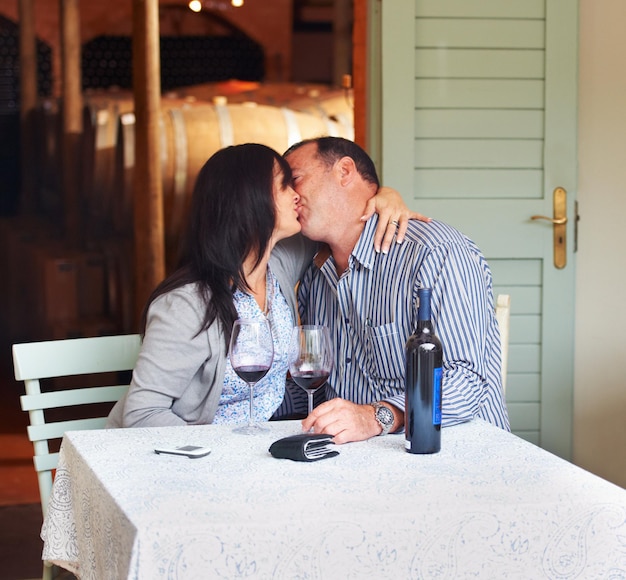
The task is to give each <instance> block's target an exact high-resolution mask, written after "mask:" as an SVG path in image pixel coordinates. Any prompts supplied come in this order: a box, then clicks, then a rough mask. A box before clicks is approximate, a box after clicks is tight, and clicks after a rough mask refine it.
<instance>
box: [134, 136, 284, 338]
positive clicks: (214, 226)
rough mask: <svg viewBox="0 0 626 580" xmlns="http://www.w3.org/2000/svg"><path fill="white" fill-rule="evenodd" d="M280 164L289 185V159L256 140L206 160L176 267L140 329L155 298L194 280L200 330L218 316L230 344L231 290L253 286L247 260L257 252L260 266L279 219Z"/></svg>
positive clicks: (234, 316) (156, 292)
mask: <svg viewBox="0 0 626 580" xmlns="http://www.w3.org/2000/svg"><path fill="white" fill-rule="evenodd" d="M276 165H277V166H278V168H279V170H280V171H281V173H282V183H283V186H284V187H286V186H287V185H289V184H291V181H292V177H291V169H290V167H289V164H288V163H287V162H286V161H285V159H284V158H283V157H281V155H280V154H279V153H277V152H276V151H274V150H273V149H271V148H270V147H267V146H265V145H260V144H257V143H246V144H244V145H235V146H232V147H226V148H225V149H221V150H219V151H218V152H217V153H215V154H214V155H212V156H211V157H210V158H209V160H208V161H207V162H206V163H205V164H204V166H203V167H202V169H201V170H200V173H199V174H198V177H197V179H196V183H195V187H194V190H193V196H192V199H191V207H190V208H189V214H188V218H187V227H186V229H185V230H184V232H183V235H182V241H181V248H180V254H179V256H180V257H179V260H178V265H177V268H176V270H175V271H174V272H173V273H172V274H171V275H170V276H168V277H167V278H166V279H165V280H163V282H161V283H160V284H159V285H158V286H157V287H156V288H155V290H154V291H153V292H152V294H151V295H150V297H149V299H148V302H147V304H146V307H145V309H144V311H143V316H142V321H141V332H142V333H143V332H145V328H146V318H147V312H148V308H149V306H150V304H151V303H152V302H153V301H154V300H155V299H156V298H158V297H159V296H161V295H163V294H165V293H167V292H170V291H172V290H174V289H176V288H180V287H181V286H184V285H185V284H189V283H193V282H196V283H198V285H199V288H200V292H201V294H202V296H203V298H204V301H205V304H206V311H205V316H204V320H203V321H202V323H201V325H200V327H199V328H198V333H200V332H202V331H203V330H205V329H207V328H208V327H209V326H210V325H211V324H212V323H213V322H214V321H215V320H216V319H217V320H218V321H219V322H220V323H221V324H222V327H223V331H224V335H225V337H226V344H227V346H228V343H229V341H230V333H231V330H232V325H233V322H234V321H235V320H236V319H237V310H236V309H235V305H234V303H233V293H234V292H235V290H236V289H239V290H242V291H247V290H249V288H248V286H247V284H246V280H245V276H244V271H243V264H244V260H245V259H246V258H247V257H248V256H249V255H254V256H256V258H257V262H256V264H257V265H258V263H259V261H260V260H261V259H262V257H263V255H264V253H265V251H266V250H267V246H268V243H269V241H270V238H271V235H272V232H273V230H274V226H275V223H276V207H275V204H274V196H273V184H274V175H275V166H276Z"/></svg>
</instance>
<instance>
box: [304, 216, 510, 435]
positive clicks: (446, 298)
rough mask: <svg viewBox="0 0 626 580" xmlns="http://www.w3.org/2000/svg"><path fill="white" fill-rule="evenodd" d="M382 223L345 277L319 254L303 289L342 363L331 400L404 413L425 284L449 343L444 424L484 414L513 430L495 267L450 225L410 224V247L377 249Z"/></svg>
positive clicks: (364, 237) (369, 229)
mask: <svg viewBox="0 0 626 580" xmlns="http://www.w3.org/2000/svg"><path fill="white" fill-rule="evenodd" d="M377 221H378V216H376V215H375V216H374V217H372V218H371V219H370V220H369V221H368V222H367V224H366V225H365V228H364V230H363V232H362V234H361V237H360V238H359V240H358V242H357V244H356V246H355V248H354V250H353V251H352V254H351V256H350V258H349V265H348V269H347V270H346V271H345V272H343V274H341V276H338V274H337V271H336V268H335V262H334V260H333V258H332V256H330V257H328V258H327V259H326V260H323V257H322V256H321V255H320V254H321V253H320V254H318V256H317V257H316V260H315V262H314V264H313V265H311V267H310V268H309V269H308V270H307V272H306V274H305V275H304V278H303V279H302V282H301V284H300V288H299V291H298V303H299V308H300V316H301V318H302V324H324V325H326V326H328V327H329V328H330V332H331V336H332V339H333V342H334V348H335V360H336V361H337V364H336V366H335V368H334V369H333V371H332V374H331V376H330V378H329V381H328V384H327V387H326V396H327V398H333V397H337V396H338V397H342V398H344V399H347V400H350V401H353V402H355V403H360V404H366V403H370V402H374V401H383V400H385V401H388V402H390V403H392V404H393V405H395V406H396V407H398V408H399V409H401V410H403V409H404V405H405V401H404V390H405V389H404V376H405V345H406V341H407V339H408V338H409V336H410V335H411V334H412V333H413V332H414V330H415V329H416V328H417V312H418V300H417V291H418V289H419V288H422V287H424V288H431V289H432V297H431V316H432V322H433V325H434V328H435V333H436V335H437V336H438V337H439V339H440V340H441V343H442V346H443V367H444V374H443V382H442V389H443V408H442V425H444V426H446V425H454V424H456V423H460V422H463V421H467V420H470V419H472V418H474V417H480V418H482V419H485V420H487V421H489V422H491V423H493V424H494V425H497V426H499V427H502V428H504V429H507V430H508V429H510V427H509V420H508V415H507V410H506V405H505V402H504V397H503V393H502V381H501V375H500V372H501V371H500V369H501V351H500V332H499V329H498V324H497V321H496V318H495V311H494V303H493V288H492V278H491V272H490V270H489V266H488V264H487V262H486V260H485V258H484V257H483V255H482V254H481V252H480V250H479V249H478V248H477V247H476V245H475V244H474V243H473V242H472V241H471V240H469V239H468V238H467V237H466V236H464V235H463V234H461V233H460V232H459V231H457V230H455V229H454V228H452V227H450V226H448V225H446V224H443V223H441V222H437V221H432V222H430V223H423V222H420V221H415V220H411V221H409V228H408V230H407V233H406V235H405V239H404V241H403V243H402V244H392V247H391V249H390V250H389V253H388V254H382V253H376V252H375V250H374V242H373V238H374V230H375V228H376V223H377Z"/></svg>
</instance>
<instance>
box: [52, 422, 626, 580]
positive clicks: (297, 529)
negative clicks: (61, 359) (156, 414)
mask: <svg viewBox="0 0 626 580" xmlns="http://www.w3.org/2000/svg"><path fill="white" fill-rule="evenodd" d="M268 425H269V427H270V429H271V432H270V433H269V434H267V435H262V436H245V435H239V434H234V433H232V427H230V426H217V425H209V426H204V427H171V428H159V429H117V430H110V431H75V432H70V433H67V434H66V435H65V438H64V441H63V446H62V449H61V458H60V464H59V468H58V471H57V474H56V478H55V481H54V487H53V492H52V497H51V502H50V507H49V510H48V514H47V518H46V520H45V523H44V527H43V529H42V538H43V539H44V542H45V546H44V552H43V557H44V559H47V560H52V561H55V562H56V563H58V564H60V565H62V566H64V567H66V568H68V569H70V570H72V571H73V572H74V573H75V574H77V575H79V576H80V577H81V578H94V579H97V580H104V579H107V578H111V579H115V580H119V579H121V578H141V579H147V580H153V579H158V578H172V579H174V578H176V579H185V580H189V579H204V578H229V579H230V578H285V579H293V578H316V579H325V578H331V579H335V578H341V579H344V578H345V579H349V578H368V579H369V578H398V579H400V578H402V579H404V578H424V579H427V578H437V579H442V578H455V579H456V578H476V577H480V578H503V577H507V578H558V579H566V578H594V579H595V578H626V491H625V490H623V489H621V488H619V487H617V486H614V485H612V484H610V483H608V482H606V481H604V480H602V479H600V478H598V477H596V476H594V475H592V474H590V473H588V472H586V471H583V470H582V469H580V468H577V467H575V466H574V465H572V464H570V463H568V462H566V461H563V460H561V459H559V458H557V457H555V456H554V455H551V454H550V453H547V452H545V451H543V450H541V449H539V448H538V447H535V446H533V445H531V444H529V443H527V442H525V441H524V440H522V439H520V438H518V437H516V436H514V435H511V434H510V433H506V432H505V431H502V430H500V429H497V428H495V427H492V426H491V425H489V424H487V423H485V422H482V421H472V422H471V423H466V424H463V425H459V426H456V427H449V428H446V429H444V430H443V432H442V450H441V452H440V453H439V454H436V455H423V456H419V455H410V454H408V453H406V452H405V450H404V437H403V436H402V435H389V436H386V437H378V438H374V439H372V440H370V441H367V442H361V443H351V444H348V445H343V446H338V447H337V449H338V450H339V452H340V455H339V456H337V457H334V458H331V459H326V460H322V461H318V462H313V463H297V462H293V461H289V460H284V459H282V460H279V459H274V458H273V457H272V456H271V455H269V453H268V451H267V450H268V447H269V445H270V444H271V443H272V442H273V441H274V440H276V439H278V438H280V437H283V436H286V435H291V434H295V433H298V432H299V430H300V424H299V422H283V423H269V424H268ZM188 444H191V445H205V446H209V447H211V448H212V450H213V451H212V453H211V454H210V455H209V456H207V457H204V458H201V459H188V458H186V457H175V456H168V455H156V454H155V453H154V452H153V449H154V447H155V446H157V445H169V446H173V445H188Z"/></svg>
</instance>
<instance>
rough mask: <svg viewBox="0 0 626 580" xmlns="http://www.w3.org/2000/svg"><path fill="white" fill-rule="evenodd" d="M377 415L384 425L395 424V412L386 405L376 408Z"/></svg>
mask: <svg viewBox="0 0 626 580" xmlns="http://www.w3.org/2000/svg"><path fill="white" fill-rule="evenodd" d="M376 417H377V418H378V420H379V421H380V422H381V423H382V424H383V425H393V413H392V412H391V409H389V408H388V407H385V406H384V405H381V406H380V407H378V408H377V409H376Z"/></svg>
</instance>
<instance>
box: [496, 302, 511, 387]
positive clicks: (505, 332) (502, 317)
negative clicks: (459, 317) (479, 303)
mask: <svg viewBox="0 0 626 580" xmlns="http://www.w3.org/2000/svg"><path fill="white" fill-rule="evenodd" d="M496 318H497V319H498V326H499V327H500V342H501V346H502V389H503V391H504V392H505V393H506V374H507V368H508V365H509V323H510V319H511V296H509V295H508V294H498V296H497V298H496Z"/></svg>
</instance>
